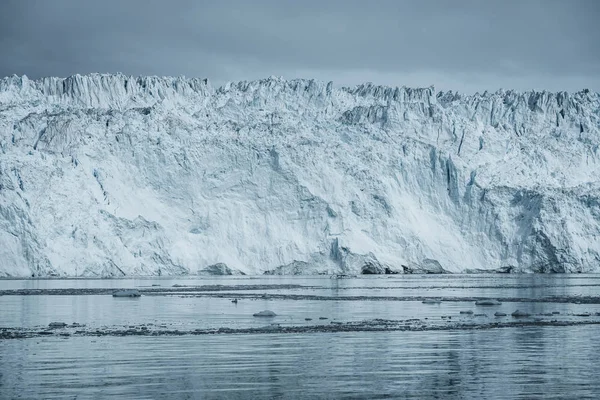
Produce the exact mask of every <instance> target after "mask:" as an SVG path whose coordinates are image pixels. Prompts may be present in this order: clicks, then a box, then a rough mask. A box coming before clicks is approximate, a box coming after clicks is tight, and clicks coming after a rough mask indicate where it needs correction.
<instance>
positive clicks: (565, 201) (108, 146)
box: [0, 74, 600, 276]
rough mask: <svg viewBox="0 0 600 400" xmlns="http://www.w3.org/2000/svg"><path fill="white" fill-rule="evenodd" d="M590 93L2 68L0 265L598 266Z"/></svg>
mask: <svg viewBox="0 0 600 400" xmlns="http://www.w3.org/2000/svg"><path fill="white" fill-rule="evenodd" d="M599 130H600V99H599V95H598V93H595V92H590V91H587V90H583V91H580V92H577V93H570V94H569V93H565V92H560V93H549V92H525V93H518V92H514V91H498V92H496V93H487V92H486V93H483V94H475V95H469V96H467V95H462V94H457V93H453V92H445V93H442V92H436V91H435V89H434V88H422V89H408V88H390V87H381V86H374V85H371V84H365V85H360V86H357V87H355V88H336V87H334V86H333V84H332V83H322V82H317V81H312V80H284V79H281V78H273V77H272V78H269V79H264V80H260V81H252V82H232V83H228V84H226V85H224V86H222V87H220V88H213V87H212V86H211V85H210V83H209V82H208V81H206V80H201V79H186V78H160V77H139V78H136V77H129V76H125V75H120V74H118V75H101V74H92V75H86V76H80V75H75V76H72V77H69V78H43V79H40V80H29V79H28V78H27V77H25V76H23V77H18V76H12V77H8V78H4V79H1V80H0V260H1V261H0V276H31V275H32V274H33V275H35V276H48V275H58V276H72V275H78V276H82V275H84V276H122V275H136V274H137V275H155V274H162V275H174V274H197V273H211V271H212V272H214V271H218V272H222V273H227V274H229V273H231V274H240V273H245V274H256V273H263V272H265V271H269V273H285V274H299V273H323V272H327V273H351V274H354V273H361V272H362V271H365V272H370V273H377V272H379V273H385V272H427V271H432V272H433V271H435V272H444V271H446V272H465V271H490V270H497V271H515V272H517V271H523V272H532V271H535V272H550V271H555V272H576V271H599V270H600V240H599V239H600V201H599V178H598V177H599V176H600V170H599V165H600V162H599V154H598V147H599V144H600V136H599Z"/></svg>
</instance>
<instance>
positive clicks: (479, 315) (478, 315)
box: [474, 314, 487, 317]
mask: <svg viewBox="0 0 600 400" xmlns="http://www.w3.org/2000/svg"><path fill="white" fill-rule="evenodd" d="M474 316H475V317H487V314H475V315H474Z"/></svg>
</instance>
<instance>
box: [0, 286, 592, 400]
mask: <svg viewBox="0 0 600 400" xmlns="http://www.w3.org/2000/svg"><path fill="white" fill-rule="evenodd" d="M599 278H600V277H599V276H595V275H589V276H582V275H524V276H521V275H510V276H498V275H486V276H482V275H474V276H468V275H467V276H419V277H415V276H394V277H392V278H388V277H366V278H355V279H330V278H328V277H264V278H263V277H260V278H256V279H254V278H247V277H233V278H231V277H229V278H227V277H224V278H213V279H210V280H209V279H205V278H185V279H176V280H173V279H137V280H125V279H122V280H80V279H77V280H22V281H17V280H6V281H0V294H3V295H2V296H0V310H1V312H0V327H4V328H10V329H14V330H22V332H24V333H25V338H22V339H10V338H6V337H5V338H4V339H0V398H2V399H5V398H6V399H13V398H27V399H28V398H31V399H39V398H57V399H64V398H77V399H85V398H93V399H95V398H128V399H129V398H166V397H168V398H176V399H178V398H184V399H185V398H190V399H194V398H232V399H238V398H239V399H248V398H440V399H452V398H475V399H478V398H523V399H531V398H561V399H563V398H578V399H581V398H599V397H600V382H599V381H598V380H597V376H600V355H599V354H600V341H598V340H597V338H598V336H599V333H600V325H598V324H595V322H596V323H597V322H600V304H598V303H600V300H598V297H597V296H598V293H599V292H598V289H599V287H600V279H599ZM174 284H177V285H189V286H191V287H194V286H199V287H198V288H197V290H196V289H186V290H187V291H185V292H171V291H170V290H176V289H173V288H172V286H173V285H174ZM207 284H210V285H227V286H228V287H226V288H225V290H208V289H207V288H206V287H204V285H207ZM152 285H160V286H152ZM243 285H271V286H270V287H268V288H261V289H259V290H257V289H255V288H254V289H253V287H251V286H250V287H248V286H243ZM284 285H300V286H301V287H288V286H284ZM59 288H60V289H78V290H79V289H84V288H139V289H140V290H142V291H143V290H150V289H152V290H155V291H156V292H147V293H144V295H143V296H142V297H140V298H137V299H120V298H113V297H112V296H110V295H107V294H104V295H89V294H87V295H86V294H80V292H77V291H76V290H75V291H73V292H69V293H71V294H58V295H50V294H48V293H49V292H44V291H42V292H39V294H37V295H31V294H29V295H17V294H15V292H10V291H11V290H17V289H43V290H47V289H59ZM162 289H165V291H164V292H161V290H162ZM213 289H214V288H213ZM220 296H222V297H220ZM299 296H300V297H299ZM303 296H304V297H303ZM311 296H317V297H311ZM234 297H237V298H239V299H240V300H239V302H238V303H237V304H234V303H232V302H231V299H232V298H234ZM422 297H430V298H444V301H442V302H441V303H440V304H423V303H422V301H421V298H422ZM475 297H477V298H484V297H490V298H491V297H493V298H499V299H501V300H502V299H504V301H503V302H502V304H501V305H499V306H492V307H482V306H475V305H474V302H473V298H475ZM398 298H402V300H398ZM506 299H509V301H506ZM541 300H543V301H541ZM264 309H270V310H273V311H275V312H276V313H277V314H278V315H277V316H276V317H275V318H271V319H260V318H255V317H252V313H254V312H257V311H260V310H264ZM515 309H519V310H522V311H526V312H529V313H531V314H532V315H531V317H529V318H525V319H516V318H512V317H510V315H509V316H507V317H501V318H498V317H494V312H496V311H503V312H506V313H508V314H510V313H511V312H513V311H514V310H515ZM464 310H472V311H473V312H474V314H473V315H464V314H460V311H464ZM553 311H554V312H559V313H560V314H554V315H552V314H549V313H552V312H553ZM596 313H598V315H596ZM475 314H486V316H479V317H475V316H474V315H475ZM546 314H549V315H551V316H548V315H546ZM319 317H324V318H327V319H326V320H319V319H318V318H319ZM448 317H451V318H452V319H451V320H449V319H448ZM306 318H312V320H310V321H306ZM375 319H387V320H393V321H398V323H397V325H391V330H389V331H378V332H373V331H368V329H369V327H371V325H369V324H368V323H365V324H364V325H363V324H362V323H361V322H359V321H370V320H375ZM413 319H414V320H416V322H414V323H413V322H411V324H412V325H410V326H409V325H407V322H406V321H410V320H413ZM53 321H64V322H67V323H72V322H77V323H79V324H85V325H86V327H84V328H66V329H58V330H52V331H47V330H46V328H45V327H46V326H47V324H48V323H50V322H53ZM498 321H500V323H501V324H502V325H498V326H496V325H494V324H495V323H497V322H498ZM332 322H336V323H339V324H341V325H332ZM271 324H278V325H275V328H274V329H273V330H272V331H260V329H261V327H269V326H273V325H271ZM344 324H350V325H344ZM561 324H562V325H561ZM571 324H573V325H571ZM332 326H334V327H337V326H341V327H345V326H350V327H352V329H351V330H350V331H343V332H341V331H328V329H329V328H330V327H332ZM405 326H409V329H404V327H405ZM124 327H134V329H133V330H134V331H135V332H134V334H133V335H129V334H127V335H125V336H122V335H121V334H120V333H119V332H122V329H124ZM280 327H305V328H310V331H303V332H301V333H297V332H296V333H286V332H285V331H283V330H282V328H280ZM396 327H398V329H396ZM142 328H144V329H147V330H146V331H142V332H148V334H143V335H140V334H139V332H140V329H142ZM213 328H215V329H216V328H231V329H233V330H234V332H236V333H225V334H195V330H197V329H199V330H202V329H204V330H206V329H213ZM247 329H258V331H248V330H247ZM336 329H337V328H336ZM173 331H176V332H178V333H177V334H169V333H168V332H173ZM40 332H45V333H44V334H41V333H40ZM78 332H79V333H78ZM152 332H156V333H161V332H162V333H165V332H166V334H164V335H163V334H162V333H161V335H158V336H153V335H152ZM257 332H258V333H257ZM61 335H65V336H61ZM67 335H68V336H67Z"/></svg>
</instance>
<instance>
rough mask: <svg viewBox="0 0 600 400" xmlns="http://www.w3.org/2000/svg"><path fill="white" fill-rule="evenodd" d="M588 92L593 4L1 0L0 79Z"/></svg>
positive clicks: (592, 76) (597, 65) (598, 55)
mask: <svg viewBox="0 0 600 400" xmlns="http://www.w3.org/2000/svg"><path fill="white" fill-rule="evenodd" d="M89 72H123V73H125V74H132V75H170V76H173V75H175V76H176V75H185V76H188V77H202V78H205V77H207V78H209V79H210V80H211V81H212V82H213V84H215V85H220V84H222V83H224V82H226V81H229V80H242V79H258V78H265V77H268V76H270V75H277V76H283V77H285V78H317V79H320V80H325V81H329V80H333V81H334V82H335V83H336V84H337V85H355V84H358V83H361V82H366V81H371V82H374V83H377V84H386V85H390V86H430V85H435V86H436V88H438V89H443V90H448V89H454V90H459V91H463V92H475V91H482V90H496V89H499V88H505V89H509V88H513V89H519V90H524V89H549V90H579V89H583V88H590V89H592V90H596V91H600V0H563V1H558V0H496V1H493V0H412V1H401V0H389V1H387V0H379V1H378V0H372V1H366V0H365V1H353V0H334V1H327V0H273V1H261V0H233V1H227V0H220V1H202V0H177V1H175V0H170V1H167V0H164V1H155V0H140V1H134V0H96V1H89V0H38V1H35V0H0V76H5V75H11V74H18V75H22V74H26V75H27V76H29V77H31V78H37V77H40V76H50V75H53V76H68V75H71V74H75V73H80V74H84V73H89Z"/></svg>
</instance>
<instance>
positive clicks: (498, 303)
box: [475, 300, 502, 306]
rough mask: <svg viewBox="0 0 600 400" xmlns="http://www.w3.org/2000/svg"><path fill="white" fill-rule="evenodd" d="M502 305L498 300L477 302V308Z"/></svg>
mask: <svg viewBox="0 0 600 400" xmlns="http://www.w3.org/2000/svg"><path fill="white" fill-rule="evenodd" d="M500 304H502V303H501V302H499V301H498V300H477V301H476V302H475V305H476V306H499V305H500Z"/></svg>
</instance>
